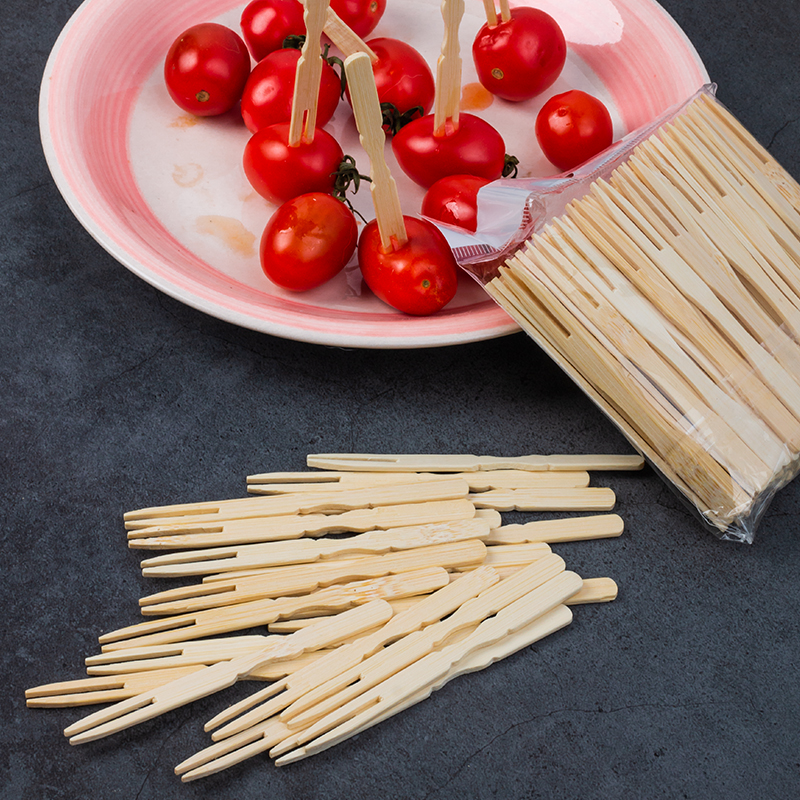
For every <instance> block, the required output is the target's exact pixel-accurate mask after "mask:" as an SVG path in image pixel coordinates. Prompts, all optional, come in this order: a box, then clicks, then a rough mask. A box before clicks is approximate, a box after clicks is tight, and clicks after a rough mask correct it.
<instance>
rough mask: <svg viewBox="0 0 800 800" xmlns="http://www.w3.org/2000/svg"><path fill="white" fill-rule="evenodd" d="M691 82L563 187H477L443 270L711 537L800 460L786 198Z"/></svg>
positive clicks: (799, 322)
mask: <svg viewBox="0 0 800 800" xmlns="http://www.w3.org/2000/svg"><path fill="white" fill-rule="evenodd" d="M714 91H715V87H714V86H706V87H703V88H702V89H701V90H700V91H699V92H698V93H697V94H696V95H694V96H693V97H691V98H689V99H688V100H687V101H686V102H685V103H683V104H681V105H680V106H679V107H676V108H673V109H670V110H669V111H668V112H667V113H665V114H664V115H663V116H662V117H660V118H659V119H657V120H654V121H653V123H652V124H650V125H648V126H647V127H645V128H642V129H639V130H637V131H635V132H633V133H631V134H630V135H628V136H627V137H625V139H623V140H621V141H620V142H618V143H617V144H616V145H614V146H612V148H610V149H609V150H607V151H606V152H604V153H603V154H601V155H600V156H598V157H597V158H596V159H594V160H593V161H591V162H588V163H587V164H585V165H583V166H582V167H581V168H580V169H577V170H575V171H574V172H572V173H569V174H568V175H562V176H559V177H557V178H552V179H545V180H519V179H517V180H513V181H512V180H503V181H497V182H495V183H493V184H490V185H488V186H486V187H484V188H483V189H482V190H481V192H480V193H479V196H478V197H479V205H478V209H479V211H478V230H477V231H476V233H475V234H474V235H469V234H464V233H459V232H456V231H450V230H448V231H447V232H446V235H447V236H448V238H449V239H450V242H451V246H452V247H453V249H454V253H455V254H456V258H457V260H458V261H459V263H460V264H461V266H462V267H463V268H464V269H465V270H466V271H467V272H468V273H469V274H470V275H472V276H473V277H474V278H475V279H476V280H477V281H478V282H479V283H481V284H482V285H483V286H484V288H485V289H486V290H487V292H488V293H489V294H490V295H491V296H492V297H493V298H494V299H495V300H496V301H497V302H498V304H499V305H500V306H501V307H503V308H504V309H505V310H506V311H507V312H508V313H509V314H510V315H511V316H512V317H513V318H514V319H515V320H516V321H517V323H518V324H519V325H520V327H522V328H523V329H524V330H525V331H526V332H527V333H528V334H529V335H530V336H531V337H532V338H533V339H534V340H535V341H536V342H537V343H538V344H539V345H540V346H541V347H542V348H543V349H544V350H545V351H546V352H547V353H549V354H550V355H551V357H552V358H553V359H554V360H555V361H556V362H557V363H558V364H560V365H561V367H562V368H563V369H564V370H565V371H566V372H567V373H568V374H569V375H570V376H571V377H572V378H573V380H574V381H575V382H576V383H577V384H578V385H579V386H580V387H581V388H582V389H583V390H584V391H585V392H586V393H587V395H588V396H589V397H591V398H592V399H593V400H594V402H595V403H596V404H597V405H598V406H599V407H600V408H601V409H602V410H603V411H604V412H605V413H606V414H607V415H608V417H609V418H610V419H611V420H612V421H613V422H614V423H615V424H616V425H617V426H618V427H619V429H620V430H621V431H622V432H623V433H624V434H625V436H626V437H627V438H628V440H629V441H630V442H631V444H632V445H633V446H634V447H635V448H636V449H637V450H638V451H639V452H640V453H641V454H642V455H644V456H645V457H646V458H647V460H648V461H649V463H650V464H651V465H652V466H653V467H654V469H655V470H657V472H658V473H659V474H660V475H661V476H662V478H663V479H664V480H665V481H666V482H667V483H668V484H669V485H670V486H672V487H673V488H674V489H675V490H676V491H677V492H678V493H679V495H680V496H681V497H683V498H684V499H685V500H686V501H687V502H688V503H689V504H690V506H691V508H693V509H694V511H695V512H696V513H697V514H698V515H699V517H700V518H701V519H702V520H703V521H704V522H705V524H706V525H707V526H708V528H709V529H710V530H711V531H712V532H713V533H714V534H715V535H716V536H718V537H719V538H721V539H726V540H735V541H741V542H752V541H753V539H754V535H755V531H756V527H757V525H758V522H759V520H760V518H761V517H762V515H763V513H764V511H765V509H766V507H767V505H768V504H769V502H770V501H771V499H772V497H773V496H774V494H775V492H776V491H777V490H778V489H780V488H781V487H782V486H784V485H785V484H786V483H787V482H788V481H789V480H791V479H792V478H793V477H794V476H795V475H796V473H797V471H798V463H799V461H800V343H798V339H799V338H800V186H798V184H797V183H796V182H795V181H794V180H793V178H792V177H791V176H790V175H788V173H786V172H785V170H783V169H782V168H781V167H780V166H779V165H778V164H777V163H776V162H775V160H774V159H773V158H772V157H771V156H770V155H769V153H768V152H767V151H766V150H765V149H764V148H762V147H761V146H760V145H759V144H758V143H757V142H756V141H755V140H754V139H753V137H752V136H750V134H748V133H747V131H746V130H745V129H744V128H743V127H742V126H741V124H740V123H738V122H737V121H736V120H735V119H734V118H733V116H732V115H731V114H730V113H729V112H728V111H727V110H726V109H724V108H723V107H722V105H721V104H720V103H719V102H718V101H717V100H716V98H715V96H714Z"/></svg>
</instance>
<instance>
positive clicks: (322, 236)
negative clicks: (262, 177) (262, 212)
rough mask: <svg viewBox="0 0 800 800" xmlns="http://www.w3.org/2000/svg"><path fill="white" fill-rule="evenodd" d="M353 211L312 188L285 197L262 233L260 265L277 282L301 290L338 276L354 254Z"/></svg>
mask: <svg viewBox="0 0 800 800" xmlns="http://www.w3.org/2000/svg"><path fill="white" fill-rule="evenodd" d="M357 242H358V225H357V223H356V218H355V216H354V215H353V212H352V211H351V210H350V209H349V208H348V207H347V206H346V205H345V204H344V203H343V202H342V201H341V200H339V199H337V198H336V197H334V196H333V195H330V194H323V193H321V192H312V193H310V194H302V195H300V196H299V197H294V198H292V199H291V200H287V201H286V202H285V203H283V205H281V206H279V207H278V209H277V210H276V211H275V213H274V214H273V215H272V216H271V217H270V219H269V222H267V226H266V228H264V233H263V235H262V237H261V248H260V255H261V268H262V269H263V270H264V274H265V275H266V276H267V277H268V278H269V279H270V280H271V281H272V282H273V283H275V284H277V285H278V286H282V287H283V288H284V289H289V290H291V291H293V292H305V291H307V290H309V289H314V288H316V287H317V286H321V285H322V284H323V283H325V282H326V281H329V280H330V279H331V278H332V277H333V276H334V275H337V274H338V273H339V272H341V270H342V269H343V268H344V266H345V265H346V264H347V262H348V261H349V260H350V258H351V256H352V255H353V253H354V252H355V249H356V243H357Z"/></svg>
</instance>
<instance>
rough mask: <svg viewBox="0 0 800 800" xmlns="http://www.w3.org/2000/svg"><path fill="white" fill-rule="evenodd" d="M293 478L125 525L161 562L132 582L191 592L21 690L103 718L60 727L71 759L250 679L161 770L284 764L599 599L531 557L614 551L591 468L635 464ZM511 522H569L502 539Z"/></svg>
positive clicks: (474, 460)
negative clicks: (73, 666)
mask: <svg viewBox="0 0 800 800" xmlns="http://www.w3.org/2000/svg"><path fill="white" fill-rule="evenodd" d="M308 465H309V466H310V467H318V468H320V469H319V470H317V471H315V470H308V471H304V472H295V473H268V474H263V475H253V476H250V477H249V478H248V486H247V488H248V492H249V493H250V494H251V495H252V496H251V497H246V498H242V499H232V500H225V501H221V502H204V503H192V504H180V505H174V506H164V507H159V508H148V509H141V510H138V511H133V512H129V513H127V514H126V515H125V527H126V528H127V531H128V533H127V535H128V542H129V545H130V547H132V548H136V549H143V550H156V551H158V550H164V551H169V552H165V553H161V554H158V555H153V556H152V557H149V558H146V559H145V560H144V561H143V562H142V569H143V574H144V575H147V576H152V577H163V578H176V577H180V578H185V577H187V576H203V578H202V581H201V582H200V583H194V584H189V585H183V586H178V587H174V588H170V589H166V590H165V591H161V592H158V593H156V594H152V595H149V596H147V597H143V598H141V600H140V605H141V611H142V613H143V614H144V615H146V616H148V617H151V619H147V620H145V621H142V622H138V623H136V624H133V625H131V626H128V627H125V628H121V629H119V630H116V631H112V632H109V633H105V634H103V635H102V636H100V638H99V642H100V645H101V652H100V653H98V654H95V655H92V656H89V657H88V658H87V659H86V665H87V673H88V674H89V675H90V677H88V678H83V679H79V680H74V681H66V682H61V683H52V684H47V685H44V686H39V687H35V688H32V689H29V690H28V691H27V692H26V698H27V703H28V705H29V706H32V707H51V708H52V707H65V706H83V705H91V704H97V703H112V705H110V706H107V707H105V708H103V709H101V710H99V711H96V712H95V713H92V714H90V715H89V716H87V717H85V718H83V719H81V720H79V721H78V722H76V723H74V724H72V725H70V726H69V727H68V728H67V729H66V730H65V734H66V735H67V736H68V737H69V740H70V742H71V743H73V744H79V743H83V742H89V741H93V740H96V739H100V738H102V737H105V736H108V735H109V734H112V733H115V732H117V731H121V730H124V729H126V728H129V727H131V726H133V725H136V724H138V723H140V722H143V721H145V720H148V719H152V718H153V717H156V716H158V715H160V714H163V713H165V712H167V711H170V710H172V709H175V708H178V707H180V706H184V705H186V704H188V703H190V702H192V701H194V700H197V699H199V698H201V697H206V696H208V695H210V694H213V693H215V692H218V691H220V690H222V689H225V688H227V687H229V686H231V685H233V684H234V683H236V682H237V681H240V680H257V681H268V682H269V684H268V685H267V687H266V688H264V689H261V690H260V691H257V692H255V693H254V694H253V695H252V696H250V697H248V698H246V699H245V700H243V701H240V702H238V703H236V704H235V705H233V706H231V707H230V708H228V709H227V710H224V711H222V712H221V713H220V714H218V715H217V716H216V717H214V718H213V719H212V720H210V721H209V722H208V723H207V724H206V726H205V729H206V730H208V731H213V733H212V739H213V740H214V743H213V744H212V745H211V746H209V747H208V748H206V749H205V750H203V751H201V752H200V753H197V754H196V755H194V756H192V757H191V758H189V759H187V760H186V761H184V762H183V763H181V764H179V765H178V766H177V767H176V770H175V771H176V773H177V774H179V775H180V776H181V778H182V780H184V781H190V780H194V779H196V778H200V777H203V776H206V775H210V774H213V773H216V772H219V771H221V770H224V769H226V768H228V767H230V766H232V765H234V764H237V763H239V762H241V761H244V760H245V759H247V758H249V757H251V756H253V755H256V754H258V753H262V752H266V751H269V753H270V755H271V756H273V757H274V758H276V759H277V761H276V763H277V764H279V765H281V764H287V763H291V762H293V761H297V760H299V759H302V758H305V757H307V756H310V755H313V754H315V753H318V752H321V751H322V750H325V749H327V748H329V747H331V746H332V745H334V744H336V743H338V742H341V741H343V740H344V739H347V738H349V737H350V736H353V735H355V734H356V733H359V732H361V731H363V730H366V729H367V728H369V727H371V726H372V725H375V724H376V723H378V722H380V721H381V720H383V719H386V718H387V717H389V716H392V715H393V714H396V713H398V712H399V711H401V710H402V709H404V708H407V707H408V706H409V705H412V704H414V703H417V702H419V701H420V700H423V699H424V698H426V697H427V696H428V695H429V694H430V693H431V692H433V691H434V690H436V689H438V688H440V687H441V686H442V685H444V684H445V683H446V682H447V681H449V680H451V679H452V678H454V677H456V676H458V675H461V674H464V673H465V672H472V671H475V670H479V669H483V668H484V667H486V666H489V665H490V664H492V663H493V662H495V661H497V660H499V659H502V658H504V657H506V656H508V655H510V654H512V653H514V652H516V651H518V650H520V649H521V648H524V647H526V646H528V645H530V644H532V643H534V642H536V641H538V640H540V639H541V638H543V637H544V636H547V635H548V634H550V633H552V632H554V631H556V630H559V629H561V628H563V627H564V626H566V625H568V624H569V623H570V621H571V619H572V612H571V611H570V608H569V607H570V606H574V605H577V604H580V603H593V602H606V601H609V600H612V599H614V598H615V597H616V594H617V586H616V583H615V582H614V581H613V580H611V579H610V578H593V579H586V580H584V579H582V578H581V577H579V576H578V575H577V574H576V573H575V572H572V571H568V570H567V569H566V565H565V562H564V560H563V559H562V558H561V557H560V556H559V555H556V554H555V553H553V552H552V551H551V548H550V546H549V544H550V543H557V542H568V541H574V540H580V539H593V538H607V537H614V536H619V535H620V534H621V533H622V529H623V523H622V519H621V518H620V517H619V515H617V514H614V513H608V512H610V511H611V509H612V508H613V506H614V505H615V500H616V498H615V495H614V492H613V491H611V490H610V489H608V488H603V487H593V486H590V485H589V483H590V475H589V472H590V471H594V470H598V471H599V470H603V471H608V470H636V469H640V468H641V467H642V466H643V459H642V458H641V457H639V456H549V457H545V456H528V457H519V458H510V459H500V458H493V457H474V456H411V455H404V456H375V455H320V456H309V457H308ZM510 510H518V511H556V512H559V511H560V512H570V514H569V515H567V516H557V517H544V518H541V519H535V520H533V521H530V522H524V523H514V524H505V525H504V524H503V521H502V516H501V512H504V511H510ZM577 512H592V513H590V514H582V513H577ZM263 627H266V628H267V630H268V633H267V634H266V635H261V634H255V633H252V630H253V629H257V628H263ZM243 631H250V632H249V633H242V632H243ZM231 634H233V635H231Z"/></svg>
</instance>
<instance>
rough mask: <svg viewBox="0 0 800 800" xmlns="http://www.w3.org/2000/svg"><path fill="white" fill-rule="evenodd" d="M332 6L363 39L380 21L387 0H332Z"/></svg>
mask: <svg viewBox="0 0 800 800" xmlns="http://www.w3.org/2000/svg"><path fill="white" fill-rule="evenodd" d="M331 8H332V9H333V10H334V11H335V12H336V13H337V14H338V15H339V17H341V18H342V20H343V21H344V22H346V23H347V24H348V25H349V26H350V27H351V28H352V29H353V31H355V33H356V34H357V35H358V36H360V37H361V38H362V39H363V38H365V37H366V36H368V35H369V34H370V33H372V31H374V30H375V26H376V25H377V24H378V22H380V19H381V17H382V16H383V12H384V11H385V10H386V0H331Z"/></svg>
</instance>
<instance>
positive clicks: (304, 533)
mask: <svg viewBox="0 0 800 800" xmlns="http://www.w3.org/2000/svg"><path fill="white" fill-rule="evenodd" d="M485 513H487V512H479V513H476V509H475V506H474V505H473V504H472V503H471V502H470V501H469V500H468V499H467V498H466V497H464V498H461V499H457V500H433V501H429V502H421V503H403V504H401V505H388V506H376V507H375V508H356V509H353V510H351V511H341V512H334V513H330V514H290V515H281V516H276V517H269V518H266V519H265V518H263V517H261V518H259V517H255V518H248V519H233V520H220V521H218V522H213V523H203V522H196V523H190V524H185V523H182V522H175V523H167V524H161V525H154V526H151V527H144V528H137V529H135V530H129V531H128V546H129V547H131V548H139V549H154V550H173V549H180V548H196V547H204V546H230V545H239V544H255V543H259V542H275V541H283V540H287V539H299V538H301V537H317V536H323V535H324V534H326V533H366V532H368V531H380V530H389V529H391V528H401V527H406V526H412V525H423V524H430V523H435V522H452V521H456V520H466V519H472V518H474V517H476V516H477V517H480V516H482V515H483V514H485Z"/></svg>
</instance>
